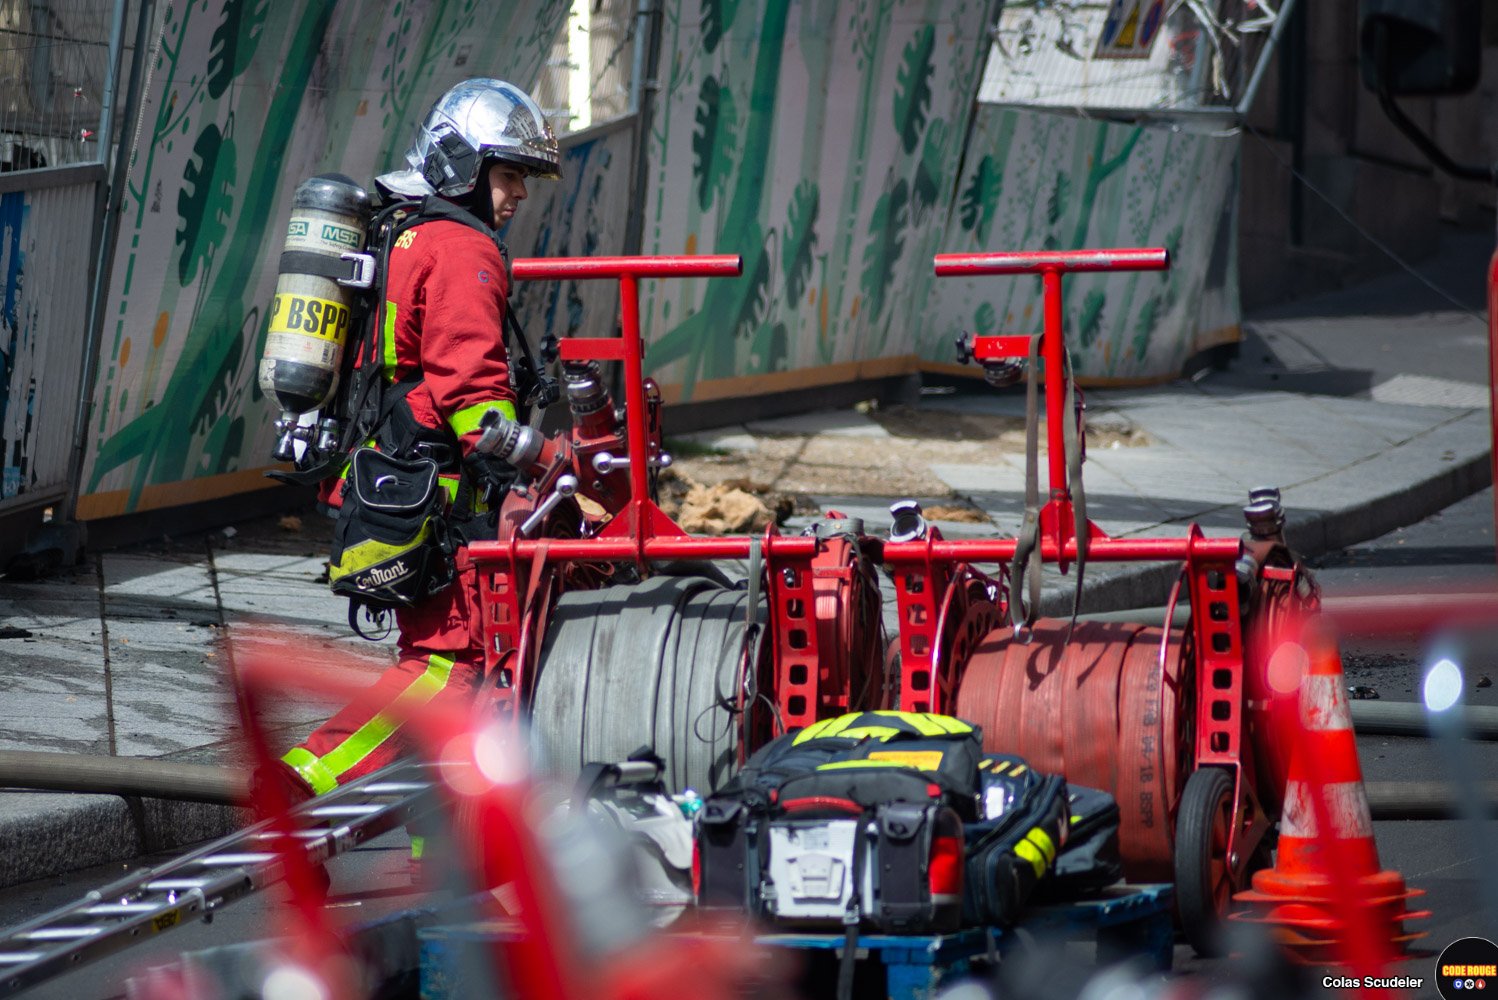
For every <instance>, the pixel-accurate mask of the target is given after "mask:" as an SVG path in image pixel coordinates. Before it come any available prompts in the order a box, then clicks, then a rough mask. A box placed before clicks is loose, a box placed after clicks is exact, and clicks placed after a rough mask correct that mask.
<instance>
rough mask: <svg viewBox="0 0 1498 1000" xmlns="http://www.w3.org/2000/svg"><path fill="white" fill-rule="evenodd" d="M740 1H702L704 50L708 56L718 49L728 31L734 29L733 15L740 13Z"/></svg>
mask: <svg viewBox="0 0 1498 1000" xmlns="http://www.w3.org/2000/svg"><path fill="white" fill-rule="evenodd" d="M739 2H740V0H702V50H703V51H704V52H707V53H708V54H711V53H713V52H714V51H716V50H717V48H718V43H719V42H720V41H722V40H723V36H724V35H725V34H726V33H727V32H728V29H730V28H732V27H733V15H734V14H735V13H737V12H738V9H739Z"/></svg>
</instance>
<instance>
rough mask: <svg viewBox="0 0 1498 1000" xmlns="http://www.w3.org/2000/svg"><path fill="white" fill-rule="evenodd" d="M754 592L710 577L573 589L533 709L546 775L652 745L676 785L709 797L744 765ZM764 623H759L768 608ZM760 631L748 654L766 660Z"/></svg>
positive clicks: (551, 634) (552, 631)
mask: <svg viewBox="0 0 1498 1000" xmlns="http://www.w3.org/2000/svg"><path fill="white" fill-rule="evenodd" d="M747 600H748V594H747V593H746V592H745V591H743V590H737V589H730V588H726V587H723V586H722V585H721V584H719V583H717V582H715V581H713V580H709V579H706V578H703V577H692V576H656V577H652V578H651V579H649V580H646V581H645V582H644V583H640V584H629V585H619V586H613V587H607V588H603V589H601V590H592V591H571V592H569V593H566V594H563V595H562V596H561V598H559V599H558V601H557V605H556V610H555V612H554V614H553V617H552V621H551V624H550V625H549V626H548V627H547V631H546V640H545V643H544V645H543V647H542V650H541V659H540V670H539V674H538V676H537V680H536V690H535V695H534V698H533V700H532V704H531V745H532V756H533V759H534V761H535V766H536V769H537V771H538V772H540V773H542V774H546V775H550V776H553V777H557V778H561V779H563V780H570V779H571V778H574V777H575V776H576V775H577V773H578V771H579V770H580V769H581V768H582V766H583V765H584V764H587V763H590V762H593V761H619V760H624V759H626V758H627V757H629V755H630V754H631V753H633V752H634V751H636V750H638V749H639V748H640V747H642V746H648V747H651V748H652V749H654V751H655V752H656V753H657V754H659V755H660V756H661V758H662V759H663V760H664V761H665V763H666V771H665V775H664V780H665V782H666V785H667V787H668V788H671V789H673V790H675V791H681V790H683V789H686V788H692V789H696V790H698V791H700V792H702V793H703V794H704V795H705V794H707V792H708V791H709V790H711V789H713V788H716V787H718V786H719V785H721V784H722V783H723V782H724V781H725V780H726V779H727V778H728V777H729V776H730V775H731V774H732V773H733V771H734V769H735V766H736V763H737V750H738V747H737V739H738V731H739V727H738V720H737V718H736V717H735V714H734V706H735V705H736V702H737V700H738V699H737V697H736V691H737V686H738V684H739V683H740V678H739V673H740V669H739V666H740V662H741V658H742V657H743V655H744V635H745V631H746V629H747V623H746V610H747V609H746V607H745V602H746V601H747ZM755 618H756V620H757V621H758V622H760V623H761V624H763V623H764V621H765V619H766V610H765V606H764V604H763V603H762V602H761V603H760V607H759V608H758V610H757V611H756V614H755ZM763 636H764V633H763V631H762V630H761V631H760V633H759V634H758V635H757V636H756V637H755V639H754V641H753V644H752V645H753V648H751V649H750V650H749V657H750V659H749V662H750V663H758V662H759V658H760V655H761V650H762V647H763V643H764V639H763Z"/></svg>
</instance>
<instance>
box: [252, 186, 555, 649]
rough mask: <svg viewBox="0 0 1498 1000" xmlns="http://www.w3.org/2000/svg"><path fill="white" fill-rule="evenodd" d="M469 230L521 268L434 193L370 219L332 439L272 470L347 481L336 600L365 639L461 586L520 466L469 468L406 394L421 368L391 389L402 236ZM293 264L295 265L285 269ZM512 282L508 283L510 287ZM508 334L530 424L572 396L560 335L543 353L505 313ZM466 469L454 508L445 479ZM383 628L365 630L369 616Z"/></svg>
mask: <svg viewBox="0 0 1498 1000" xmlns="http://www.w3.org/2000/svg"><path fill="white" fill-rule="evenodd" d="M440 220H446V221H451V222H457V223H460V224H462V225H465V226H467V227H469V228H470V229H474V230H476V231H477V232H480V233H482V234H484V236H486V237H487V238H489V239H491V240H493V241H494V244H495V246H496V248H498V250H499V253H500V257H501V258H502V259H503V261H504V263H505V271H506V276H507V277H508V276H509V271H510V255H509V249H508V248H507V247H506V246H505V244H504V242H503V241H502V240H501V239H500V238H499V235H498V233H496V232H495V231H494V230H493V229H492V228H491V227H489V226H487V225H485V224H484V223H483V222H482V221H481V220H480V219H479V218H477V217H476V216H475V215H474V214H473V213H471V212H469V211H468V210H466V209H465V208H463V207H462V206H460V205H457V204H454V203H453V202H451V201H448V200H446V199H443V198H441V197H438V196H436V195H429V196H427V197H425V198H422V199H415V200H412V199H404V200H398V201H395V202H393V203H391V204H389V205H387V206H384V207H383V208H381V209H380V210H379V211H378V212H376V213H375V215H374V216H373V218H372V219H371V220H370V223H369V228H368V231H367V235H366V244H365V245H366V248H367V252H366V253H364V254H358V255H355V254H348V255H345V259H350V260H352V261H353V263H354V267H355V270H356V272H357V271H359V270H360V269H362V270H363V271H364V272H365V273H366V274H367V273H368V272H369V271H370V269H371V268H372V270H373V275H372V280H368V282H367V284H365V282H362V281H361V282H360V285H361V286H362V287H366V288H368V289H369V291H368V292H367V293H366V297H364V299H363V301H362V303H361V308H360V309H359V310H358V315H357V317H356V321H355V323H354V324H353V329H352V331H351V332H352V341H351V344H350V348H351V349H350V350H348V351H347V352H346V353H345V355H344V357H343V358H342V360H341V367H342V371H341V372H340V375H341V376H342V377H341V378H339V380H338V386H337V389H336V390H335V391H334V392H333V394H332V395H331V396H330V397H329V398H328V399H327V400H326V401H325V402H324V403H323V405H322V412H323V414H324V419H323V420H322V421H321V423H320V426H321V428H322V433H321V434H319V439H318V442H317V446H316V447H312V446H311V445H310V442H309V447H308V448H307V450H306V452H305V453H304V456H303V458H302V459H301V460H300V461H298V462H297V469H296V471H293V472H280V471H276V472H272V473H270V475H272V476H273V477H274V478H276V479H280V480H282V481H285V482H289V483H293V484H297V485H317V484H320V483H322V482H324V481H325V480H327V479H329V478H330V477H336V476H340V475H341V476H344V477H345V484H344V487H343V492H342V498H341V504H340V506H339V508H338V512H337V514H336V517H337V522H338V523H337V527H336V528H335V529H334V541H333V551H332V554H331V559H330V561H329V568H328V578H329V583H330V585H331V587H332V589H333V591H334V593H338V594H342V595H344V596H347V597H348V598H349V625H350V627H352V628H353V629H354V631H355V632H357V633H358V634H359V635H361V636H363V637H364V638H380V636H381V634H383V633H388V625H387V623H386V615H387V614H388V612H390V611H392V610H394V609H395V608H400V607H410V606H412V605H414V604H416V603H417V602H418V601H420V600H422V599H424V598H426V597H429V596H431V595H433V594H436V593H438V592H440V591H441V590H443V589H445V588H446V587H447V586H449V585H450V584H451V583H452V581H453V580H454V578H455V575H456V565H455V554H456V550H457V548H458V546H459V545H460V544H464V543H466V542H467V541H472V540H475V539H478V538H484V537H488V534H489V532H490V531H491V530H492V528H491V526H489V525H488V524H487V519H486V518H484V517H483V515H481V514H478V513H476V508H478V507H480V506H481V503H480V502H477V501H482V502H483V503H486V504H488V505H490V506H497V505H498V498H499V497H501V496H502V494H503V490H504V489H505V488H506V487H508V486H509V484H510V483H511V482H512V481H513V479H514V476H515V473H514V470H513V469H511V468H508V467H507V466H504V465H503V464H502V463H499V462H498V460H496V459H493V458H492V457H490V456H486V455H475V456H473V457H471V458H470V459H469V460H466V461H463V460H461V454H462V452H461V445H460V444H459V441H458V439H457V435H455V434H454V433H453V432H452V431H451V429H448V428H431V427H427V426H425V425H424V424H421V423H420V422H418V421H417V420H416V418H415V416H414V414H413V413H412V412H411V408H410V406H409V404H408V403H407V402H406V396H407V395H408V394H409V393H410V392H411V390H412V389H414V388H415V387H416V386H417V385H420V384H421V380H422V373H421V371H420V370H413V371H411V372H408V373H407V374H406V375H405V376H403V377H401V378H399V379H396V380H395V381H393V382H392V381H390V380H389V379H387V378H386V376H385V372H384V368H383V363H382V359H381V340H380V335H379V331H378V329H377V324H376V323H375V321H374V319H375V316H376V314H377V310H376V308H375V305H376V304H377V303H380V302H383V301H384V296H385V289H386V283H387V280H388V276H389V275H388V272H389V260H390V252H391V250H392V248H393V247H394V245H395V241H396V240H397V239H398V238H399V237H400V235H401V234H402V233H404V232H406V231H408V230H410V229H413V228H415V227H416V226H419V225H423V224H425V223H427V222H435V221H440ZM283 267H284V262H283ZM507 286H508V282H507ZM504 337H505V341H506V348H507V350H509V351H510V352H511V361H510V370H511V377H512V379H513V380H514V384H515V390H516V396H517V398H518V399H519V400H520V407H519V410H518V412H517V419H518V422H519V423H520V424H528V423H529V418H530V413H531V408H532V407H537V408H541V409H544V408H545V407H546V406H548V405H550V404H551V403H552V402H554V401H555V400H556V399H557V398H558V397H559V395H560V390H559V386H558V382H557V379H556V378H555V377H554V376H551V375H549V374H547V367H548V366H549V365H551V364H552V363H553V362H554V361H555V360H556V359H557V357H558V354H559V351H558V345H557V340H556V337H555V336H554V335H552V334H550V333H548V334H547V335H546V336H545V337H544V338H543V340H542V343H541V348H540V351H539V354H538V353H535V352H532V350H531V347H530V343H529V341H528V340H527V339H526V336H525V332H524V330H522V329H521V327H520V323H519V321H518V320H517V319H516V317H515V313H514V310H513V309H509V308H506V309H505V311H504ZM455 469H456V470H457V471H458V472H459V474H460V475H459V481H458V488H457V491H456V493H455V494H454V495H453V496H452V497H451V502H449V498H448V494H447V491H445V490H444V489H443V488H442V485H441V483H440V481H439V473H440V472H443V471H447V472H451V471H453V470H455ZM361 612H363V617H364V619H365V620H367V621H368V622H370V623H371V624H372V625H373V626H374V628H375V629H377V630H380V631H379V632H376V634H374V635H371V634H369V633H367V632H366V631H365V629H364V628H362V627H361V626H360V624H359V618H360V613H361Z"/></svg>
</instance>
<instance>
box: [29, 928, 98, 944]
mask: <svg viewBox="0 0 1498 1000" xmlns="http://www.w3.org/2000/svg"><path fill="white" fill-rule="evenodd" d="M103 931H104V928H102V927H43V928H41V929H40V930H35V931H29V932H27V933H25V934H22V935H21V937H23V938H25V939H26V940H28V941H74V940H77V939H78V938H86V937H93V936H94V935H96V934H101V933H103Z"/></svg>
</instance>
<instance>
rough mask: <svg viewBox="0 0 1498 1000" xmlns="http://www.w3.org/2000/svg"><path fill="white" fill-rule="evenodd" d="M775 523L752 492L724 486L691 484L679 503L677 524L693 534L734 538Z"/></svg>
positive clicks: (772, 515)
mask: <svg viewBox="0 0 1498 1000" xmlns="http://www.w3.org/2000/svg"><path fill="white" fill-rule="evenodd" d="M773 520H775V515H774V514H772V513H771V512H770V508H769V507H766V506H765V505H764V503H763V502H762V501H760V499H759V498H758V497H756V496H754V495H753V494H751V493H746V492H745V491H743V490H741V489H736V488H734V487H732V486H728V485H725V484H722V483H720V484H718V485H717V486H701V485H694V486H693V487H692V488H691V489H690V490H688V491H687V495H686V496H685V497H684V498H683V499H682V501H681V511H680V513H679V514H678V515H677V523H679V524H680V525H681V526H682V528H683V529H684V530H686V531H688V532H690V533H692V534H699V535H737V534H743V533H745V532H755V531H762V530H763V529H764V528H765V526H767V525H768V524H770V522H771V521H773Z"/></svg>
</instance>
